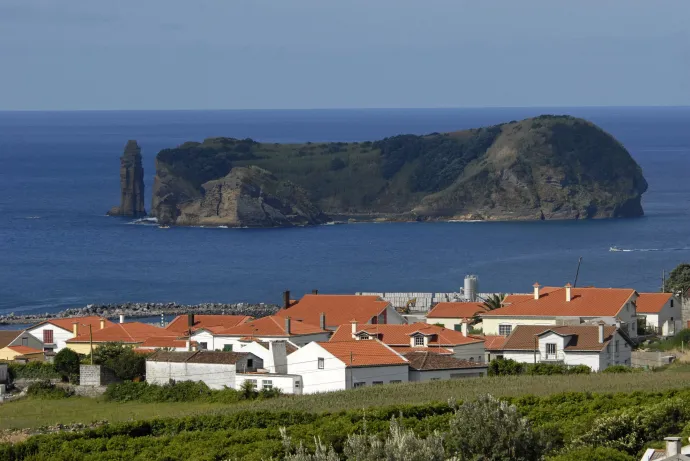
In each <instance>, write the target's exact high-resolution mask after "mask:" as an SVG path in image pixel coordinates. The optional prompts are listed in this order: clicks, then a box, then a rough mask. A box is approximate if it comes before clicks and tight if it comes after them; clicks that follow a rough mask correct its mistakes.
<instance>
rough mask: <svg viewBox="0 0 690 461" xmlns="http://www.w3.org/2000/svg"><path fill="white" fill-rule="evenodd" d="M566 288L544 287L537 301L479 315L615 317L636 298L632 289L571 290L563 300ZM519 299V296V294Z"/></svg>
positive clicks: (514, 304) (512, 297)
mask: <svg viewBox="0 0 690 461" xmlns="http://www.w3.org/2000/svg"><path fill="white" fill-rule="evenodd" d="M565 291H566V289H565V288H544V289H542V291H540V297H539V299H534V296H530V297H529V299H525V300H522V301H515V299H516V298H515V296H516V295H512V296H508V297H506V299H508V300H512V301H514V302H513V303H512V304H509V305H507V306H504V307H501V308H500V309H495V310H493V311H489V312H485V313H483V314H481V316H482V317H494V316H496V317H500V316H534V317H615V316H616V315H617V314H618V312H619V311H620V310H621V308H622V307H623V306H624V305H625V303H626V302H628V301H630V299H631V298H632V297H633V296H634V295H635V290H633V289H631V288H571V300H570V301H566V297H565ZM519 296H522V295H519Z"/></svg>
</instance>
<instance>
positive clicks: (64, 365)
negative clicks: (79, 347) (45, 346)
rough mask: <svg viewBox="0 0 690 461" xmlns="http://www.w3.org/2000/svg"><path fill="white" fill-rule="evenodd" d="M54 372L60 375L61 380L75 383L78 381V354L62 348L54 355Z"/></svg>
mask: <svg viewBox="0 0 690 461" xmlns="http://www.w3.org/2000/svg"><path fill="white" fill-rule="evenodd" d="M53 366H54V367H55V371H57V372H58V373H60V374H61V375H62V379H63V380H64V379H69V380H70V381H75V380H78V379H79V354H77V353H76V352H74V351H73V350H72V349H69V348H67V347H66V348H64V349H62V350H61V351H60V352H58V353H57V354H55V360H54V361H53Z"/></svg>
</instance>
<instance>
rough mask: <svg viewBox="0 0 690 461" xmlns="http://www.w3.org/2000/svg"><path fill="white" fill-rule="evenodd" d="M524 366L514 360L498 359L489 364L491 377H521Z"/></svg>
mask: <svg viewBox="0 0 690 461" xmlns="http://www.w3.org/2000/svg"><path fill="white" fill-rule="evenodd" d="M523 371H524V365H523V364H522V363H519V362H516V361H515V360H512V359H500V358H499V359H496V360H493V361H492V362H490V363H489V368H488V375H489V376H507V375H520V374H522V372H523Z"/></svg>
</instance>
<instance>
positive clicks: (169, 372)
mask: <svg viewBox="0 0 690 461" xmlns="http://www.w3.org/2000/svg"><path fill="white" fill-rule="evenodd" d="M262 367H263V362H262V360H261V359H260V358H259V357H257V356H255V355H254V354H250V353H247V352H214V351H191V352H169V351H156V352H154V353H153V354H151V355H150V356H149V357H148V358H147V359H146V381H147V382H149V383H151V384H158V385H164V384H168V383H170V382H171V381H195V382H200V381H202V382H204V383H206V385H207V386H208V387H210V388H211V389H223V388H225V387H229V388H233V389H236V382H235V376H236V374H237V373H239V372H242V373H246V372H254V371H256V370H258V369H259V368H262Z"/></svg>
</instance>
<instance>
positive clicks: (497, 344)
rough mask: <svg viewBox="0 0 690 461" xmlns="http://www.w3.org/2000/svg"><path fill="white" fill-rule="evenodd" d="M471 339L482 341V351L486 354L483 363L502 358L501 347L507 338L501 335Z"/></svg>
mask: <svg viewBox="0 0 690 461" xmlns="http://www.w3.org/2000/svg"><path fill="white" fill-rule="evenodd" d="M472 337H474V338H477V339H481V340H483V341H484V351H485V352H486V355H485V361H486V363H489V362H491V361H492V360H494V359H499V358H501V359H502V358H503V345H504V344H505V342H506V339H508V337H507V336H501V335H476V336H475V335H472Z"/></svg>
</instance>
